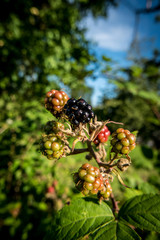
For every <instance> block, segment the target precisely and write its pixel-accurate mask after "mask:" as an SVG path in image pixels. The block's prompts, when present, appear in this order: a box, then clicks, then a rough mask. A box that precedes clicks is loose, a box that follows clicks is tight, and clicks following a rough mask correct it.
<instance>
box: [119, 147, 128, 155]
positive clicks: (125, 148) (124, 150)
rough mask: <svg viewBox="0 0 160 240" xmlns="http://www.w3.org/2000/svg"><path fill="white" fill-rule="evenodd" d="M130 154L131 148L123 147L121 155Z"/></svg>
mask: <svg viewBox="0 0 160 240" xmlns="http://www.w3.org/2000/svg"><path fill="white" fill-rule="evenodd" d="M128 152H129V147H123V148H122V149H121V153H122V154H127V153H128Z"/></svg>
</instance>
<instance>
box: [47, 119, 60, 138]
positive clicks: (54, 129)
mask: <svg viewBox="0 0 160 240" xmlns="http://www.w3.org/2000/svg"><path fill="white" fill-rule="evenodd" d="M60 129H64V125H63V123H61V122H56V121H48V122H47V123H46V125H45V126H44V131H45V133H46V134H50V133H55V134H56V135H57V134H58V135H61V134H60V133H61V131H60Z"/></svg>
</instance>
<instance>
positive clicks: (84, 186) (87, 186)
mask: <svg viewBox="0 0 160 240" xmlns="http://www.w3.org/2000/svg"><path fill="white" fill-rule="evenodd" d="M83 188H84V189H87V190H92V189H93V184H92V183H89V182H84V183H83Z"/></svg>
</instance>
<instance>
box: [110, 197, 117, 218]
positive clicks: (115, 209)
mask: <svg viewBox="0 0 160 240" xmlns="http://www.w3.org/2000/svg"><path fill="white" fill-rule="evenodd" d="M110 197H111V201H112V205H113V214H114V215H115V213H118V212H119V207H118V202H117V201H116V200H115V198H114V195H113V193H111V195H110Z"/></svg>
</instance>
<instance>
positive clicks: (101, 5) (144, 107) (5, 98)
mask: <svg viewBox="0 0 160 240" xmlns="http://www.w3.org/2000/svg"><path fill="white" fill-rule="evenodd" d="M116 3H117V1H116V0H99V1H98V0H95V1H93V0H72V1H71V0H64V1H62V0H47V1H46V0H40V1H33V0H27V1H25V0H15V1H11V0H2V1H1V7H0V66H1V71H0V95H1V99H0V107H1V115H0V142H1V144H0V155H1V157H0V158H1V160H0V234H1V236H5V238H6V239H16V240H17V239H22V240H26V239H29V240H32V239H34V240H35V239H43V236H44V235H45V234H46V232H47V231H48V229H49V226H50V223H51V219H52V217H53V215H54V211H56V210H57V209H59V208H61V207H62V206H63V204H64V203H65V202H66V201H68V200H70V198H71V197H73V195H74V196H82V195H81V194H80V193H78V192H77V191H76V190H75V187H74V184H73V181H72V173H73V172H74V171H76V170H77V169H78V168H79V167H80V166H81V164H82V163H83V162H84V159H85V154H80V155H77V156H70V157H67V158H62V159H61V160H59V162H58V163H57V164H54V162H52V161H48V160H47V159H45V157H43V156H41V154H40V152H39V149H38V148H39V139H40V136H41V133H42V126H43V124H45V123H46V122H47V121H48V120H52V119H53V117H52V116H51V114H50V113H48V112H47V111H46V110H45V109H44V104H43V103H44V95H45V93H46V92H47V91H49V90H50V89H54V88H55V89H60V88H62V87H63V86H64V87H66V89H67V91H68V92H69V93H70V95H71V96H73V97H77V96H83V97H84V98H85V99H86V100H87V101H90V95H91V93H92V89H91V88H89V87H87V86H86V85H85V77H89V76H92V74H93V71H94V67H93V69H91V70H88V68H87V67H88V65H89V64H91V63H96V61H97V60H96V58H95V56H94V55H93V54H91V53H90V51H89V50H90V43H89V42H88V41H87V40H86V39H85V35H84V33H85V30H84V29H83V28H82V27H81V24H80V23H81V20H82V19H83V17H85V16H86V14H90V13H91V14H93V16H95V17H97V16H106V15H107V9H108V7H110V6H113V5H116ZM103 60H104V61H106V62H107V63H108V69H110V70H112V68H111V67H110V66H109V62H110V59H108V58H107V57H104V58H103ZM120 72H121V73H123V74H124V75H125V77H124V78H123V77H122V78H121V79H120V80H119V79H118V80H114V83H115V84H116V86H117V97H116V98H115V99H104V101H103V104H102V106H100V107H99V108H98V109H97V115H98V118H99V119H100V117H101V119H103V120H104V119H108V118H110V119H111V120H114V121H122V122H124V123H125V127H126V128H127V127H128V128H129V129H130V130H137V129H138V130H139V134H138V136H139V142H140V143H143V145H142V146H141V145H139V146H138V147H137V148H136V149H135V150H134V151H133V155H132V159H133V167H131V169H130V170H129V171H128V173H126V174H124V175H125V178H124V181H125V183H126V184H128V185H130V186H131V187H133V188H134V189H133V190H128V189H124V187H123V186H121V185H120V184H119V182H118V181H116V180H115V181H114V182H113V189H114V192H115V196H116V198H117V200H120V201H122V202H123V201H125V200H126V199H128V198H130V197H132V196H134V195H137V194H141V193H148V192H154V193H155V192H157V191H159V187H160V182H159V177H158V176H159V169H160V165H159V160H160V154H159V152H158V150H156V149H152V148H149V147H148V143H149V142H150V141H151V142H152V144H153V146H154V147H155V148H158V146H159V141H160V140H159V136H160V134H159V125H160V123H159V118H158V116H159V115H157V113H159V110H160V109H159V107H160V106H159V90H160V89H159V86H160V84H159V60H158V59H157V58H156V57H154V58H153V59H150V60H147V59H142V60H141V61H140V63H138V64H137V63H135V64H134V65H133V66H131V67H129V68H128V69H120ZM124 75H123V76H124ZM126 76H127V77H126ZM127 80H128V81H127ZM112 126H113V127H112ZM112 126H109V127H111V130H112V128H113V129H114V128H116V127H117V126H116V125H112ZM144 143H147V145H144ZM78 146H79V147H82V145H81V143H79V145H78ZM92 163H93V161H92ZM93 165H94V163H93ZM50 187H52V189H51V188H50ZM153 235H154V233H153ZM147 239H151V237H150V238H149V237H148V238H147ZM154 239H157V238H156V237H154Z"/></svg>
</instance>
